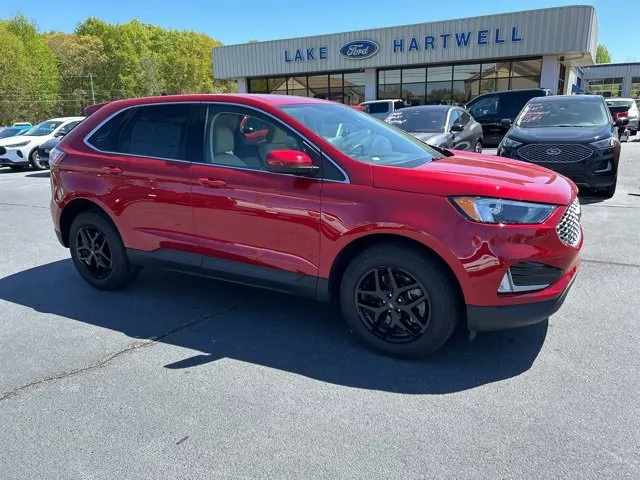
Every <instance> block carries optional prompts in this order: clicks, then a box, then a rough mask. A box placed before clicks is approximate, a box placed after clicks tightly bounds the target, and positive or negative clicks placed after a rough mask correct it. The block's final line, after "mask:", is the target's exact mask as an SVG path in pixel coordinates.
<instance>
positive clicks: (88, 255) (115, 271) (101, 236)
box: [69, 211, 137, 290]
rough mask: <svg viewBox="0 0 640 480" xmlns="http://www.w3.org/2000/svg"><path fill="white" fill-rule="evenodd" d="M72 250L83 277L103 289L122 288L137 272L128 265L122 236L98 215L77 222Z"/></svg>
mask: <svg viewBox="0 0 640 480" xmlns="http://www.w3.org/2000/svg"><path fill="white" fill-rule="evenodd" d="M69 249H70V250H71V258H72V260H73V264H74V265H75V267H76V270H78V273H79V274H80V276H81V277H82V278H84V279H85V281H86V282H87V283H89V284H90V285H91V286H93V287H95V288H98V289H100V290H115V289H118V288H122V287H124V286H125V285H126V284H127V283H129V281H131V280H132V279H133V277H134V276H135V273H137V270H135V269H134V268H133V267H132V266H131V265H130V263H129V259H128V258H127V253H126V251H125V247H124V244H123V243H122V239H121V238H120V234H119V233H118V231H117V230H116V228H115V227H114V226H113V224H112V223H111V222H110V221H109V220H108V219H107V218H105V216H104V215H102V214H100V213H98V212H95V211H89V212H83V213H81V214H79V215H78V216H77V217H76V218H75V219H74V221H73V223H72V224H71V229H70V230H69Z"/></svg>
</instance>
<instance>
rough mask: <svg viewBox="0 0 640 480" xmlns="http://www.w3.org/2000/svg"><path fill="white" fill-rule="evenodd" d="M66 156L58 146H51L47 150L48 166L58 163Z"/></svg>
mask: <svg viewBox="0 0 640 480" xmlns="http://www.w3.org/2000/svg"><path fill="white" fill-rule="evenodd" d="M66 156H67V154H66V153H64V152H63V151H62V150H60V149H59V148H58V147H53V149H52V150H51V151H50V152H49V167H52V166H54V165H60V164H61V163H62V161H63V160H64V159H65V157H66Z"/></svg>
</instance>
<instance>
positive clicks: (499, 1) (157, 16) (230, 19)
mask: <svg viewBox="0 0 640 480" xmlns="http://www.w3.org/2000/svg"><path fill="white" fill-rule="evenodd" d="M632 3H633V2H631V3H628V4H626V7H620V5H617V4H615V3H614V2H611V1H610V0H609V1H608V2H604V1H596V2H591V4H592V5H594V6H595V7H596V9H597V14H598V24H599V34H600V37H599V38H600V43H604V44H605V45H606V46H607V47H608V48H609V51H610V52H611V54H612V57H613V61H615V62H625V61H640V50H639V48H638V47H637V46H636V45H637V44H638V42H637V41H636V40H633V39H634V38H635V29H634V27H633V24H634V20H633V18H634V15H633V14H631V12H632V10H633V8H632V7H631V6H630V5H631V4H632ZM575 4H580V2H579V1H573V2H572V1H562V0H529V1H528V2H526V3H525V4H523V3H521V2H517V1H514V0H491V1H487V0H456V1H450V0H449V1H447V0H444V1H437V0H400V1H398V0H363V1H348V0H317V1H297V2H281V1H275V0H260V1H258V0H237V1H232V0H209V1H202V0H179V1H176V0H153V1H151V0H148V1H136V0H106V1H97V2H92V1H91V0H66V1H64V2H51V0H48V1H43V0H27V1H25V2H20V1H11V0H6V1H2V2H1V4H0V18H6V17H8V16H11V15H13V14H15V13H17V12H21V13H23V14H25V15H26V16H28V17H29V18H31V19H33V20H35V21H36V23H37V24H38V26H39V27H40V28H41V29H42V30H45V31H46V30H61V31H65V32H70V31H72V30H73V29H74V27H75V25H76V24H77V23H78V22H81V21H82V20H84V19H85V18H87V17H89V16H94V17H99V18H102V19H104V20H106V21H108V22H114V23H122V22H126V21H128V20H130V19H133V18H137V19H139V20H141V21H143V22H147V23H154V24H158V25H161V26H163V27H166V28H177V29H188V30H195V31H199V32H204V33H206V34H208V35H210V36H212V37H213V38H215V39H216V40H220V41H221V42H223V43H224V44H227V45H229V44H234V43H244V42H246V41H247V40H250V39H252V38H256V39H258V40H274V39H278V38H289V37H303V36H307V35H316V34H322V33H334V32H343V31H349V30H361V29H365V28H374V27H388V26H394V25H402V24H408V23H420V22H428V21H433V20H447V19H451V18H460V17H470V16H475V15H489V14H492V13H502V12H509V11H517V10H525V9H534V8H545V7H555V6H560V5H575ZM625 9H626V11H628V12H629V13H630V14H631V16H630V17H629V21H628V22H626V21H622V22H621V19H622V18H625V13H624V12H625ZM567 28H569V26H567Z"/></svg>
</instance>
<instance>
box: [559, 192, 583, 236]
mask: <svg viewBox="0 0 640 480" xmlns="http://www.w3.org/2000/svg"><path fill="white" fill-rule="evenodd" d="M581 215H582V212H581V209H580V202H579V201H578V198H576V199H575V200H574V201H573V202H571V205H569V207H567V211H566V212H564V215H563V216H562V219H561V220H560V223H559V224H558V226H557V227H556V232H557V233H558V238H559V239H560V241H561V242H562V243H564V244H566V245H570V246H572V247H575V246H576V245H578V243H580V239H581V238H582V229H581V228H580V216H581Z"/></svg>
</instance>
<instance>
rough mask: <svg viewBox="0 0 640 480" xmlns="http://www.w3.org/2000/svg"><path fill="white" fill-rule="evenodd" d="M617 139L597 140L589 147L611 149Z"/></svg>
mask: <svg viewBox="0 0 640 480" xmlns="http://www.w3.org/2000/svg"><path fill="white" fill-rule="evenodd" d="M617 141H618V139H617V138H616V137H609V138H605V139H604V140H599V141H597V142H593V143H592V144H591V145H592V146H593V147H596V148H600V149H603V148H611V147H615V146H616V142H617Z"/></svg>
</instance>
